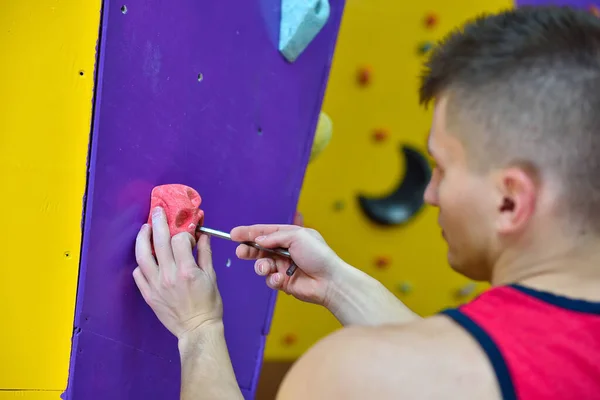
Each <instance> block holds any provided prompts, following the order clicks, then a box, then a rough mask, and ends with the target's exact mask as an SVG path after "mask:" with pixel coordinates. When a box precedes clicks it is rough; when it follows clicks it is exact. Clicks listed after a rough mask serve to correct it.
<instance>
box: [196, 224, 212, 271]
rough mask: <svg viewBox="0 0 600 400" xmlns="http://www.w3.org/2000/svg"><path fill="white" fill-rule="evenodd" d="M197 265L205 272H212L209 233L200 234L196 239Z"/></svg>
mask: <svg viewBox="0 0 600 400" xmlns="http://www.w3.org/2000/svg"><path fill="white" fill-rule="evenodd" d="M198 266H199V267H200V269H202V270H204V271H205V272H206V273H209V274H211V275H213V274H214V269H213V261H212V249H211V247H210V237H209V235H204V234H202V235H200V239H198Z"/></svg>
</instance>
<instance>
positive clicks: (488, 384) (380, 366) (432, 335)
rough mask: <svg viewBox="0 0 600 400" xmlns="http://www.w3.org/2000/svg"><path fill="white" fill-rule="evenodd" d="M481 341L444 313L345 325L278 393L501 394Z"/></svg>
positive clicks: (314, 397)
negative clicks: (404, 320) (381, 324)
mask: <svg viewBox="0 0 600 400" xmlns="http://www.w3.org/2000/svg"><path fill="white" fill-rule="evenodd" d="M500 398H501V396H500V392H499V389H498V385H497V383H496V378H495V374H494V371H493V369H492V367H491V364H490V363H489V361H488V359H487V357H486V355H485V354H484V353H483V352H482V351H481V349H480V347H479V345H478V344H477V343H476V342H475V341H474V340H473V339H472V338H471V337H470V336H469V335H468V334H466V333H465V332H464V331H462V328H459V327H457V326H456V325H454V324H453V323H452V322H451V321H450V320H448V319H446V318H445V317H438V316H436V317H432V318H428V319H425V320H423V321H420V322H416V323H413V324H407V325H404V326H387V327H352V328H344V329H342V330H340V331H338V332H337V333H335V334H333V335H331V336H329V337H327V338H325V339H324V340H322V341H321V342H319V343H318V344H317V345H315V346H314V347H313V348H312V349H310V350H309V351H308V352H307V353H305V355H304V356H303V357H302V358H300V360H298V362H297V363H296V364H295V365H294V366H293V367H292V369H291V370H290V372H289V373H288V375H287V376H286V377H285V379H284V381H283V383H282V386H281V388H280V391H279V393H278V397H277V399H278V400H304V399H311V400H321V399H322V400H330V399H344V400H354V399H356V400H359V399H361V400H362V399H377V400H387V399H390V400H392V399H393V400H398V399H418V400H424V399H428V400H429V399H431V400H438V399H439V400H454V399H456V400H459V399H460V400H464V399H477V400H499V399H500Z"/></svg>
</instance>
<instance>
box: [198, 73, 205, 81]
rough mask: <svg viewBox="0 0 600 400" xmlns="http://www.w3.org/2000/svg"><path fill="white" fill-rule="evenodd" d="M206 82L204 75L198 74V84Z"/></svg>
mask: <svg viewBox="0 0 600 400" xmlns="http://www.w3.org/2000/svg"><path fill="white" fill-rule="evenodd" d="M203 80H204V75H202V72H201V73H199V74H198V82H202V81H203Z"/></svg>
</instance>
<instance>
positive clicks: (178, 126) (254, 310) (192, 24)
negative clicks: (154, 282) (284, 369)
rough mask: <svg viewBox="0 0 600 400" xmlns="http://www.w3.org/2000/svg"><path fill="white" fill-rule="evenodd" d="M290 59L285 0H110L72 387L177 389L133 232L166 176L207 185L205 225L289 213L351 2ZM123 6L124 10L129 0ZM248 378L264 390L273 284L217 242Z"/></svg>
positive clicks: (280, 218) (104, 393)
mask: <svg viewBox="0 0 600 400" xmlns="http://www.w3.org/2000/svg"><path fill="white" fill-rule="evenodd" d="M330 3H331V16H330V19H329V22H328V23H327V25H326V26H325V28H324V29H323V30H322V31H321V32H320V33H319V35H318V36H317V37H316V38H315V40H314V41H313V42H312V43H311V44H310V45H309V47H308V48H307V49H306V51H305V52H304V54H302V55H301V56H300V58H299V59H298V60H297V61H296V62H295V63H293V64H289V63H288V62H286V61H285V60H284V59H283V57H282V56H281V55H280V54H279V52H278V51H277V42H278V29H279V19H280V0H221V1H208V0H182V1H178V2H167V1H165V0H129V1H127V2H125V3H121V2H115V1H109V0H106V1H105V4H104V10H103V19H102V30H101V41H100V49H99V60H98V67H97V70H98V85H97V89H96V99H95V114H94V128H93V133H92V146H91V150H90V151H91V152H90V165H89V167H90V168H89V181H88V191H87V197H86V214H85V222H84V239H83V250H82V261H81V268H80V280H79V288H78V295H77V306H76V315H75V331H74V336H73V348H72V354H71V367H70V374H69V384H68V388H67V391H66V393H65V397H67V398H68V399H73V400H80V399H82V400H83V399H85V400H93V399H103V400H104V399H111V400H120V399H128V400H131V399H134V400H135V399H176V398H178V393H179V385H180V380H179V379H180V374H179V357H178V354H177V344H176V340H175V338H174V337H172V335H171V334H170V333H169V332H168V331H167V330H166V329H165V328H163V327H162V325H160V323H159V322H158V320H157V319H156V317H155V316H154V314H153V313H152V311H151V310H150V309H149V307H147V306H146V304H145V303H144V301H143V299H142V298H141V296H140V295H139V293H138V291H137V288H136V287H135V284H134V281H133V279H132V277H131V272H132V271H133V269H134V268H135V266H136V263H135V259H134V249H133V245H134V239H135V235H136V233H137V231H138V229H139V227H140V226H141V224H142V223H143V222H145V220H146V218H147V215H148V212H149V201H150V191H151V190H152V188H153V187H154V186H155V185H159V184H165V183H183V184H186V185H189V186H192V187H194V188H196V189H197V190H198V191H199V192H200V194H201V195H202V197H203V204H202V208H203V209H204V210H205V213H206V225H207V226H210V227H213V228H216V229H222V230H229V229H231V228H232V227H234V226H236V225H240V224H251V223H259V222H266V223H269V222H274V223H290V222H291V220H292V217H293V213H294V211H295V207H296V203H297V200H298V196H299V192H300V187H301V184H302V180H303V176H304V171H305V167H306V164H307V162H308V157H309V153H310V147H311V144H312V137H313V133H314V129H315V127H316V124H317V119H318V115H319V111H320V107H321V103H322V99H323V94H324V91H325V87H326V82H327V78H328V74H329V70H330V64H331V59H332V55H333V51H334V48H335V41H336V38H337V33H338V29H339V23H340V19H341V15H342V9H343V0H331V1H330ZM122 6H125V7H126V8H122ZM212 244H213V253H214V263H215V268H216V270H217V274H218V283H219V288H220V290H221V293H222V296H223V302H224V308H225V310H224V311H225V317H224V318H225V329H226V332H225V336H226V340H227V343H228V346H229V350H230V353H231V358H232V362H233V365H234V369H235V372H236V376H237V379H238V382H239V385H240V387H241V388H242V391H243V392H244V395H245V396H246V398H252V397H253V393H254V390H255V387H256V382H257V377H258V371H259V369H260V365H261V362H262V354H263V347H264V343H265V335H266V334H267V332H268V329H269V325H270V317H271V315H272V311H273V310H272V308H273V304H274V300H275V293H274V292H273V291H271V290H270V289H268V288H267V287H266V285H265V283H264V279H263V278H260V277H257V276H255V274H254V272H253V267H252V265H253V264H252V262H244V261H240V260H238V259H237V258H235V252H234V251H235V245H234V244H233V243H230V242H226V241H220V240H218V239H215V240H213V241H212Z"/></svg>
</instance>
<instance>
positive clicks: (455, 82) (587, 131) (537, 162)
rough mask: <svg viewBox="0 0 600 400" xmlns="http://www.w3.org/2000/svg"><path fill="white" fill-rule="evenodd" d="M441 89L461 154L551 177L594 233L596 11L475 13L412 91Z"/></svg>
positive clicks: (597, 221)
mask: <svg viewBox="0 0 600 400" xmlns="http://www.w3.org/2000/svg"><path fill="white" fill-rule="evenodd" d="M441 96H446V97H447V98H448V101H447V109H446V111H447V115H448V124H449V125H451V124H454V125H455V128H456V129H455V130H456V131H463V132H462V133H459V136H460V135H468V139H466V140H464V141H465V142H469V143H470V147H471V149H468V148H467V154H469V152H471V155H472V156H473V157H477V154H479V155H482V156H483V157H480V158H481V159H484V160H485V163H487V164H489V165H495V166H503V165H507V164H510V163H525V164H526V165H527V166H531V167H532V168H534V170H535V172H536V174H538V175H541V176H542V177H547V178H548V179H553V180H554V181H556V182H558V184H559V185H560V186H561V187H562V188H563V189H564V192H563V193H564V195H563V196H562V199H563V200H564V201H563V202H562V203H564V206H565V207H564V209H565V210H566V211H567V213H568V216H569V219H570V220H572V221H574V220H577V221H578V222H582V223H585V225H586V226H587V227H589V228H591V229H593V230H594V232H595V233H600V18H598V17H596V16H594V15H593V14H592V13H590V12H587V11H585V10H578V9H573V8H569V7H558V6H544V7H523V8H517V9H511V10H507V11H504V12H501V13H498V14H494V15H483V16H479V17H477V18H475V19H473V20H471V21H469V22H467V23H466V24H465V25H464V26H463V27H461V28H460V29H457V30H455V31H453V32H451V33H450V34H448V35H447V36H446V37H445V38H444V39H442V40H441V41H440V43H439V44H438V45H437V46H436V47H434V49H433V50H432V52H431V54H430V57H429V59H428V60H427V62H426V63H425V70H424V73H423V75H422V82H421V87H420V101H421V103H422V104H425V105H426V104H428V103H429V102H431V101H432V100H434V99H436V98H439V97H441ZM467 128H470V129H467ZM449 131H450V132H451V133H452V129H450V128H449ZM463 139H464V138H463ZM466 147H469V145H467V146H466ZM574 222H575V221H574Z"/></svg>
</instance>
